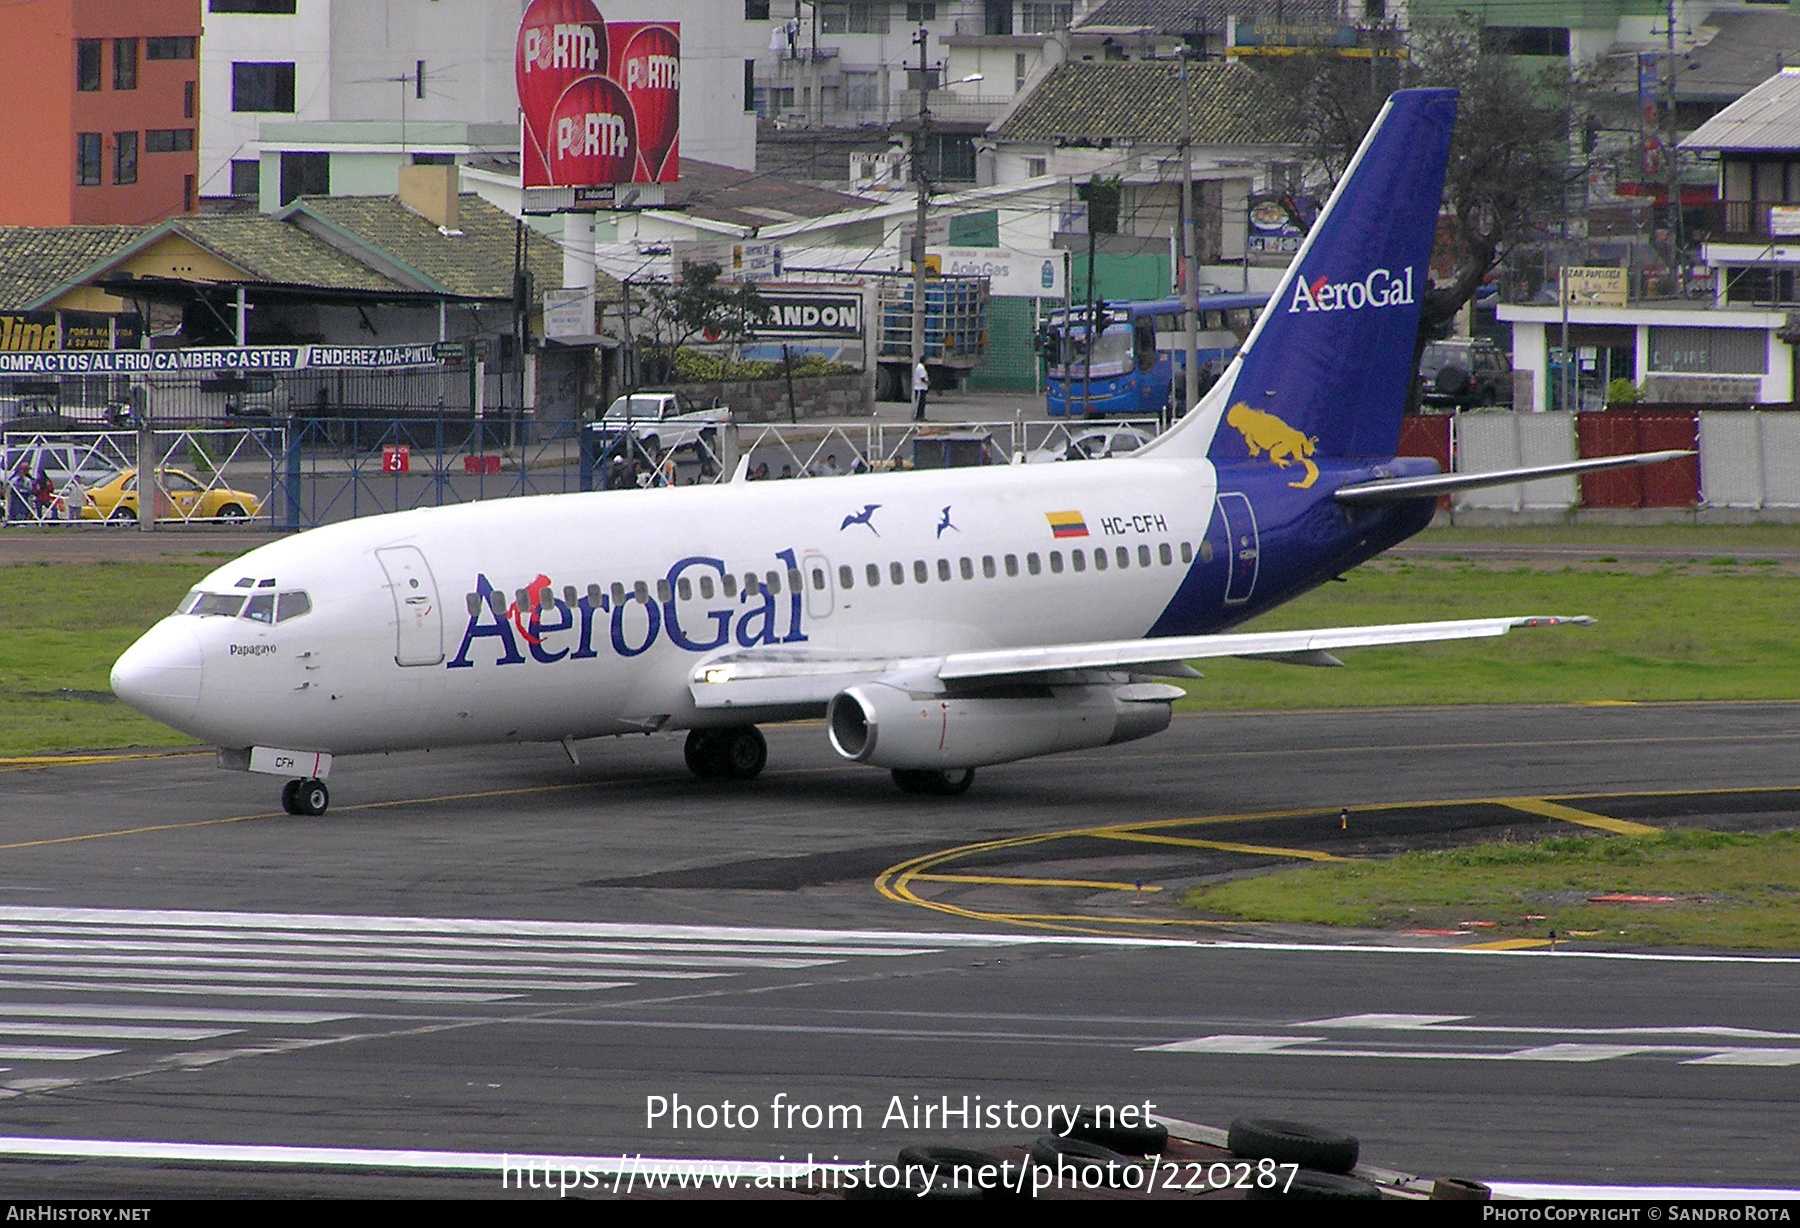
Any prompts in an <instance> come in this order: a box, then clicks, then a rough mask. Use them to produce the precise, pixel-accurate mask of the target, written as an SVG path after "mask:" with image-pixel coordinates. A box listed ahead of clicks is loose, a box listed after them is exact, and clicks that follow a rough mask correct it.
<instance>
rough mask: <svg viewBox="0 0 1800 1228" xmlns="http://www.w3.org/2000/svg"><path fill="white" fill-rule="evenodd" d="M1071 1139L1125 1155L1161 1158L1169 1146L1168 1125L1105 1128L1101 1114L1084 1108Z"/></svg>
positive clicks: (1070, 1134)
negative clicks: (1101, 1122)
mask: <svg viewBox="0 0 1800 1228" xmlns="http://www.w3.org/2000/svg"><path fill="white" fill-rule="evenodd" d="M1069 1137H1070V1138H1078V1139H1080V1140H1081V1141H1082V1142H1084V1143H1097V1144H1099V1145H1100V1146H1102V1147H1108V1148H1111V1149H1112V1150H1113V1151H1117V1152H1119V1153H1120V1154H1122V1155H1133V1156H1159V1155H1161V1154H1162V1153H1163V1152H1164V1151H1166V1150H1168V1147H1169V1128H1168V1127H1167V1126H1160V1125H1155V1124H1152V1125H1144V1126H1121V1125H1118V1124H1116V1123H1115V1124H1112V1125H1101V1124H1100V1120H1099V1115H1098V1114H1096V1113H1095V1112H1094V1110H1093V1109H1083V1110H1081V1112H1079V1113H1077V1114H1076V1115H1075V1125H1074V1127H1073V1128H1072V1129H1070V1131H1069Z"/></svg>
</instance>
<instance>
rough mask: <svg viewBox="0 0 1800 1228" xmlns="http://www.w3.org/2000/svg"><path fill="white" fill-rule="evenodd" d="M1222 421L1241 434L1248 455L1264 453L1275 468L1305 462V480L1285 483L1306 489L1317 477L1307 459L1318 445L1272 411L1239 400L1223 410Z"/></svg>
mask: <svg viewBox="0 0 1800 1228" xmlns="http://www.w3.org/2000/svg"><path fill="white" fill-rule="evenodd" d="M1225 421H1226V422H1227V423H1228V424H1229V425H1231V426H1232V427H1234V428H1235V429H1236V430H1237V432H1238V433H1239V434H1240V435H1242V436H1243V437H1244V446H1245V447H1247V448H1249V449H1250V455H1251V457H1253V458H1254V457H1257V456H1261V455H1262V454H1263V453H1264V452H1267V453H1268V454H1269V459H1270V460H1272V461H1274V462H1275V466H1276V468H1278V469H1286V468H1287V467H1288V466H1289V465H1291V464H1293V463H1294V462H1295V461H1299V462H1300V463H1301V464H1302V465H1305V466H1306V480H1305V481H1303V482H1289V483H1288V485H1289V486H1292V487H1293V488H1294V489H1295V490H1305V489H1306V488H1307V487H1309V486H1311V485H1312V484H1313V483H1314V482H1316V481H1318V480H1319V467H1318V466H1317V465H1315V464H1313V463H1312V461H1310V460H1308V459H1307V458H1308V457H1310V456H1311V455H1312V454H1313V449H1314V448H1316V447H1317V446H1318V444H1319V441H1318V440H1317V439H1316V438H1313V437H1311V436H1307V435H1302V434H1301V433H1300V432H1299V431H1296V430H1295V429H1294V428H1293V427H1291V426H1289V425H1288V424H1287V423H1285V422H1283V421H1282V420H1281V419H1280V418H1277V417H1276V416H1275V415H1274V414H1266V413H1264V412H1263V411H1262V410H1260V409H1251V408H1250V407H1249V406H1248V405H1246V404H1244V403H1243V402H1242V401H1239V402H1238V403H1237V404H1236V405H1233V406H1232V407H1231V408H1230V409H1229V410H1227V411H1226V412H1225Z"/></svg>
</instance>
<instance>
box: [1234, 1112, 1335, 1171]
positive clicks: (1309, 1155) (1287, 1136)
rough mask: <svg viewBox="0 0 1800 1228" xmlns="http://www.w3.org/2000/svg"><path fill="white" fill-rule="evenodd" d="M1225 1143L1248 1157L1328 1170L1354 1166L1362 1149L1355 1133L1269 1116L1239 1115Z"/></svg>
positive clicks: (1237, 1153) (1247, 1158) (1249, 1158)
mask: <svg viewBox="0 0 1800 1228" xmlns="http://www.w3.org/2000/svg"><path fill="white" fill-rule="evenodd" d="M1225 1145H1226V1146H1227V1147H1229V1148H1230V1149H1231V1153H1232V1154H1233V1155H1238V1156H1242V1157H1244V1158H1245V1159H1246V1160H1263V1159H1268V1160H1274V1161H1275V1162H1276V1163H1277V1164H1298V1165H1300V1167H1302V1168H1313V1169H1318V1170H1319V1171H1321V1172H1327V1173H1347V1172H1349V1171H1350V1170H1351V1169H1353V1168H1355V1167H1356V1157H1357V1153H1358V1151H1359V1146H1358V1144H1357V1141H1356V1139H1355V1137H1354V1136H1352V1135H1349V1134H1338V1133H1336V1132H1335V1131H1332V1130H1324V1129H1321V1128H1320V1127H1318V1126H1309V1125H1307V1124H1305V1123H1304V1122H1298V1121H1281V1120H1279V1119H1276V1118H1269V1117H1262V1118H1246V1117H1240V1118H1238V1119H1237V1120H1236V1121H1234V1122H1232V1123H1231V1130H1230V1132H1229V1133H1228V1134H1227V1136H1226V1144H1225Z"/></svg>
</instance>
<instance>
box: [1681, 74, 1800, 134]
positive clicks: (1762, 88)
mask: <svg viewBox="0 0 1800 1228" xmlns="http://www.w3.org/2000/svg"><path fill="white" fill-rule="evenodd" d="M1681 148H1683V149H1726V150H1736V151H1753V150H1770V151H1783V152H1785V151H1790V150H1800V68H1787V69H1783V70H1782V71H1781V72H1780V73H1778V74H1776V75H1775V76H1773V77H1770V78H1769V79H1768V80H1767V81H1764V82H1763V83H1762V84H1761V85H1759V86H1757V87H1756V88H1755V89H1753V90H1751V91H1750V92H1749V93H1748V94H1745V95H1744V96H1743V97H1742V98H1740V99H1738V100H1737V101H1736V102H1734V103H1732V104H1731V105H1730V106H1728V107H1726V108H1725V109H1724V110H1723V111H1720V112H1719V113H1718V114H1717V115H1715V116H1713V117H1712V118H1711V119H1709V120H1707V121H1706V122H1705V123H1704V124H1701V125H1700V126H1699V127H1698V128H1696V129H1694V131H1693V132H1692V133H1691V134H1690V135H1689V136H1688V138H1687V139H1686V140H1684V141H1683V142H1681Z"/></svg>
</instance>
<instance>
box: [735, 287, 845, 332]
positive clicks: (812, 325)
mask: <svg viewBox="0 0 1800 1228" xmlns="http://www.w3.org/2000/svg"><path fill="white" fill-rule="evenodd" d="M760 293H761V295H762V299H763V302H765V303H767V304H768V305H769V320H768V322H767V323H766V324H758V325H757V326H756V335H757V336H758V337H761V338H770V337H772V338H775V339H776V340H781V339H783V338H796V339H807V338H812V339H817V338H825V337H844V338H850V337H861V336H862V334H863V325H862V319H863V310H862V306H863V299H862V294H861V292H859V291H856V290H843V289H835V288H831V289H828V288H826V287H823V286H794V287H792V288H788V287H778V286H764V287H762V289H761V291H760Z"/></svg>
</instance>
